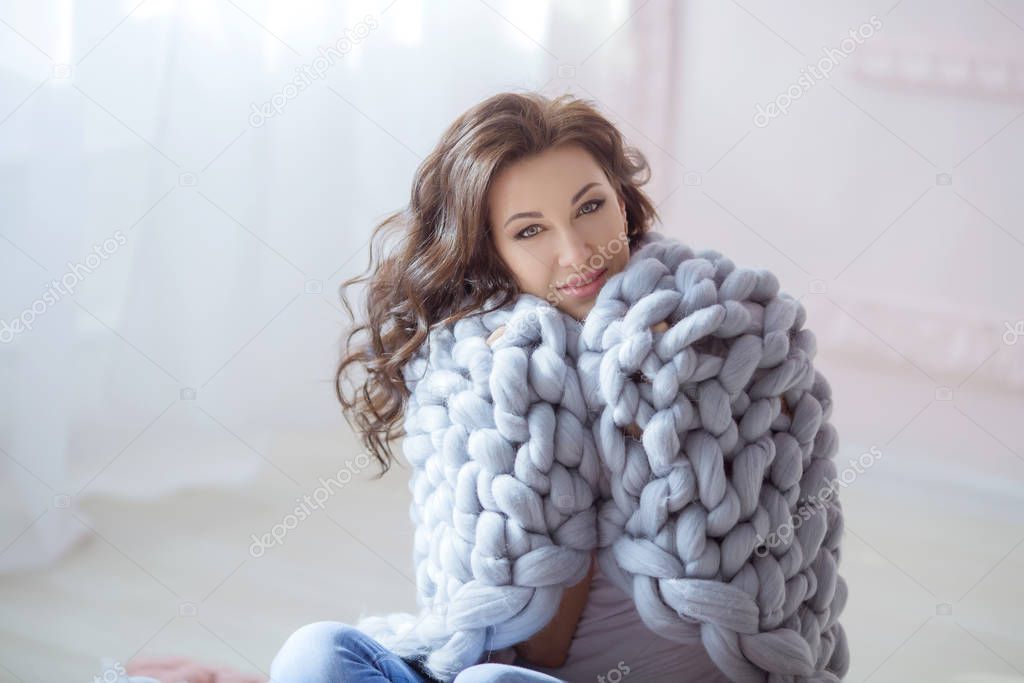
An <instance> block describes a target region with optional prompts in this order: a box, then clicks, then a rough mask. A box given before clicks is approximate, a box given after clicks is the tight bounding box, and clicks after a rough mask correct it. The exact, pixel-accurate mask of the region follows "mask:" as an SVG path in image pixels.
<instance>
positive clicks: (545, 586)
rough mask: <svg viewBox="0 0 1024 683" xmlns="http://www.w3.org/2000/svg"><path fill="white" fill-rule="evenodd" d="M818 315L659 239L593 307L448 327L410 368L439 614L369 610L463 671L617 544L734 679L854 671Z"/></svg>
mask: <svg viewBox="0 0 1024 683" xmlns="http://www.w3.org/2000/svg"><path fill="white" fill-rule="evenodd" d="M805 317H806V316H805V311H804V309H803V306H802V305H801V304H800V302H799V301H797V300H795V299H794V298H792V297H791V296H789V295H788V294H786V293H784V292H780V291H779V282H778V279H777V278H776V277H775V276H774V275H773V274H772V273H771V272H769V271H767V270H763V269H759V270H750V269H743V268H737V267H735V266H734V264H733V263H732V262H731V261H730V260H729V259H728V258H726V257H724V256H722V255H721V254H720V253H718V252H717V251H713V250H704V251H699V252H696V253H695V252H694V251H693V250H691V249H690V248H689V247H688V246H686V245H684V244H682V243H680V242H679V241H677V240H675V239H671V238H668V237H666V236H664V235H661V234H660V233H657V232H648V233H647V234H645V235H644V236H643V238H642V239H641V242H640V244H639V245H638V248H637V249H635V250H633V252H632V253H631V254H630V258H629V262H628V264H627V266H626V268H625V269H624V270H623V271H622V272H620V273H618V274H616V275H614V276H613V277H611V278H609V280H608V281H607V282H606V283H605V284H604V285H603V287H602V289H601V291H600V292H599V294H598V297H597V300H596V302H595V304H594V306H593V308H592V309H591V310H590V312H589V313H588V315H587V317H586V319H585V320H584V321H583V322H582V324H581V323H580V322H578V321H576V320H575V319H573V318H572V317H571V316H569V315H568V314H566V313H564V312H562V311H560V310H559V309H557V308H556V307H554V306H552V305H551V304H550V303H548V302H547V301H544V300H542V299H540V298H538V297H535V296H532V295H529V294H522V295H520V296H519V297H518V298H517V299H516V301H515V302H513V303H511V304H508V305H506V306H505V307H503V308H501V309H499V310H496V311H492V312H489V313H481V314H476V315H472V316H470V317H468V318H464V319H462V320H460V321H458V322H456V323H455V324H454V325H450V326H439V327H436V328H435V329H433V330H432V331H431V333H430V335H429V337H428V341H427V343H425V344H424V345H423V347H422V348H421V349H420V351H419V353H418V354H417V355H416V356H415V357H414V358H413V360H411V361H410V362H409V363H408V364H407V366H406V368H405V371H404V372H405V379H406V382H407V385H408V386H409V388H410V390H411V397H410V399H409V402H408V407H407V412H406V416H405V425H404V426H405V431H406V436H405V439H404V441H403V447H402V448H403V453H404V454H405V456H406V458H407V459H408V461H409V463H410V465H411V466H412V477H411V479H410V484H409V486H410V489H411V492H412V504H411V507H410V516H411V518H412V521H413V524H414V525H415V543H414V549H413V559H414V563H415V566H416V583H417V602H418V605H419V608H420V612H419V613H418V614H392V615H388V616H385V617H367V616H365V615H364V616H362V617H361V618H360V619H359V621H358V622H357V624H356V625H357V627H358V628H360V629H362V630H363V631H365V632H367V633H368V634H370V635H371V636H373V637H374V638H376V639H377V640H378V641H380V642H381V643H382V644H383V645H384V646H385V647H388V648H389V649H391V650H393V651H394V652H396V653H398V654H400V655H402V656H405V657H410V658H417V659H423V660H424V661H423V666H424V667H425V669H426V670H427V671H428V672H429V673H430V674H432V675H433V676H435V677H436V678H438V679H440V680H442V681H450V680H452V679H453V678H454V677H455V675H456V674H457V673H458V672H459V671H461V670H462V669H464V668H466V667H468V666H471V665H473V664H475V663H478V662H479V661H482V659H483V658H484V656H485V655H486V654H487V653H488V652H491V651H495V650H500V649H502V648H507V647H508V646H511V645H513V644H515V643H518V642H521V641H523V640H526V639H528V638H529V637H530V636H532V635H533V634H535V633H536V632H538V631H539V630H540V629H542V628H543V627H544V626H545V625H546V624H547V622H548V621H549V620H550V619H551V618H552V617H553V616H554V614H555V613H556V611H557V609H558V605H559V602H560V600H561V596H562V591H563V590H564V589H565V588H566V587H568V586H571V585H573V584H575V583H577V582H579V581H580V580H582V579H583V578H584V577H585V576H586V574H587V572H588V570H589V563H590V555H591V551H592V550H594V549H597V558H598V562H599V563H600V566H601V569H602V571H603V572H604V573H605V574H606V575H608V576H609V578H610V579H611V580H612V581H614V582H615V583H616V584H618V585H619V586H620V587H621V588H622V589H623V590H624V591H626V592H627V593H628V594H629V595H631V596H632V597H633V599H634V602H635V604H636V608H637V610H638V612H639V614H640V616H641V618H642V619H643V621H644V623H645V624H646V625H647V626H648V627H649V628H650V629H651V630H652V631H653V632H655V633H657V634H658V635H660V636H661V637H664V638H669V639H672V640H675V641H678V642H680V643H697V642H700V643H702V644H703V646H704V648H706V650H707V652H708V654H709V656H710V657H711V659H712V660H713V661H714V662H715V664H716V665H717V666H718V667H719V668H720V669H721V670H722V672H723V673H724V674H725V675H726V676H727V677H728V678H730V679H731V680H733V681H770V682H782V681H839V680H841V678H842V677H843V676H844V675H845V673H846V671H847V668H848V663H849V654H848V649H847V643H846V636H845V633H844V631H843V627H842V625H841V624H840V623H839V621H838V618H839V615H840V613H841V612H842V610H843V607H844V605H845V603H846V597H847V588H846V583H845V582H844V580H843V579H842V577H840V576H839V574H838V571H837V568H838V565H839V560H840V541H841V538H842V533H843V523H842V508H841V506H840V503H839V500H838V499H837V498H836V497H835V489H836V485H837V478H836V468H835V464H834V461H833V456H834V455H835V452H836V450H837V448H838V438H837V433H836V430H835V428H834V427H833V426H832V425H831V424H830V423H829V416H830V414H831V412H832V400H831V389H830V387H829V385H828V383H827V382H826V380H825V378H824V377H823V376H822V375H821V374H820V373H819V372H817V371H816V370H815V368H814V366H813V364H812V360H813V358H814V356H815V352H816V346H815V338H814V335H813V333H812V332H811V331H810V330H808V329H805V328H804V327H803V325H804V322H805ZM499 328H503V329H502V330H501V331H500V337H499V336H497V335H496V334H495V331H496V330H498V329H499ZM494 338H496V341H494V342H493V343H490V344H489V343H488V341H489V339H494ZM784 405H785V406H788V410H786V409H784ZM629 654H630V653H625V652H624V653H622V657H623V658H624V659H627V660H628V657H629Z"/></svg>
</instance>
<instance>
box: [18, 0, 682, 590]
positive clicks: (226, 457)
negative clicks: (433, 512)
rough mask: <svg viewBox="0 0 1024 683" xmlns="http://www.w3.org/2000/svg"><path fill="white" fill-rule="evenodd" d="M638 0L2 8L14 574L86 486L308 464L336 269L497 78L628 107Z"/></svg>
mask: <svg viewBox="0 0 1024 683" xmlns="http://www.w3.org/2000/svg"><path fill="white" fill-rule="evenodd" d="M640 4H641V3H627V2H612V3H609V5H608V7H607V8H606V9H607V11H606V12H592V11H590V9H589V5H587V4H585V3H568V4H566V5H564V6H563V8H562V10H561V11H560V12H559V13H557V16H556V13H554V11H553V9H552V7H551V6H548V5H544V4H537V5H527V4H520V3H506V4H504V5H501V4H493V3H492V4H485V3H462V4H459V5H458V6H456V5H455V4H451V5H449V6H446V7H442V8H440V9H435V11H433V12H430V11H428V8H427V7H426V6H425V5H424V4H423V3H422V2H420V0H401V1H400V2H399V3H391V2H346V3H333V2H320V1H310V2H304V3H299V4H296V3H284V2H269V1H263V2H250V3H234V2H227V1H226V0H225V1H222V2H216V1H214V2H198V1H197V2H183V3H167V2H159V1H157V0H149V1H147V2H142V3H140V2H138V0H132V1H131V2H114V1H111V2H108V3H105V4H100V5H98V6H94V5H92V4H90V5H89V6H88V7H86V6H85V5H78V4H73V3H71V2H62V3H58V4H57V5H55V6H42V5H35V4H29V3H25V4H22V5H20V6H14V7H11V8H8V9H5V10H4V13H3V17H2V18H3V20H4V22H5V24H4V25H2V26H0V37H2V40H0V196H2V216H0V221H2V223H0V262H2V264H3V265H2V267H0V281H2V286H0V316H2V321H3V324H5V325H6V326H5V327H3V328H2V329H3V330H5V332H4V338H3V342H4V343H3V344H0V373H2V375H0V377H2V379H3V382H4V389H5V390H4V392H3V398H2V399H0V400H2V404H3V410H2V414H0V449H2V450H0V513H2V516H0V572H3V571H17V570H26V569H30V568H37V567H41V566H45V565H47V564H49V563H52V562H53V561H54V560H56V559H57V558H59V557H62V556H63V555H64V554H65V553H66V552H67V551H68V550H69V549H70V548H71V547H73V546H74V544H75V543H76V542H78V541H79V540H80V539H83V538H88V537H90V536H91V532H90V530H89V529H88V527H87V525H88V524H89V516H88V511H87V509H88V500H89V498H90V497H100V496H117V497H124V498H132V499H137V500H140V501H147V500H154V499H156V498H159V497H162V496H167V495H173V494H175V493H176V492H179V491H181V490H183V489H187V488H189V487H197V486H204V487H205V486H217V487H227V486H244V485H245V483H246V482H247V481H250V480H251V479H252V477H253V476H254V475H255V474H257V473H258V472H260V471H261V468H268V467H269V468H274V469H276V470H278V471H279V476H283V477H291V474H290V472H289V465H290V463H289V461H290V459H291V458H295V457H301V455H302V454H297V453H290V452H278V451H276V450H275V448H274V444H275V439H277V437H279V436H280V435H281V434H283V433H286V432H301V431H302V430H313V429H330V428H332V427H334V428H336V427H337V426H338V424H339V422H340V421H341V416H340V413H339V411H338V409H337V406H336V402H335V399H334V397H333V391H332V386H331V381H332V379H333V369H334V364H335V363H336V360H337V351H338V342H339V339H340V335H341V333H342V331H343V330H342V328H341V324H340V321H341V319H342V316H341V311H340V307H339V303H338V297H337V290H338V286H339V284H340V282H341V281H342V280H343V279H344V278H347V277H350V276H352V275H354V274H355V273H357V272H360V271H361V270H362V269H363V267H364V266H365V263H366V259H367V249H366V242H367V239H368V238H369V234H370V230H371V228H372V227H373V225H375V224H376V223H377V222H379V220H381V219H382V218H383V216H384V215H386V214H387V213H389V212H390V211H393V210H395V209H397V208H399V207H400V206H401V205H402V204H403V203H404V202H405V201H407V198H408V192H409V181H410V179H411V177H412V173H413V171H414V170H415V167H416V165H417V164H418V163H419V162H420V160H421V159H422V157H423V156H424V155H425V154H426V153H427V152H428V151H429V149H430V147H431V146H432V145H433V144H434V143H435V141H436V139H437V137H438V135H439V134H440V132H441V131H442V130H443V128H444V127H445V126H446V125H447V124H448V123H449V122H450V121H451V120H452V119H453V118H454V117H455V116H457V115H458V114H459V113H461V112H462V111H463V110H465V109H466V108H467V107H469V106H470V105H472V104H473V103H475V102H477V101H479V100H481V99H483V98H484V97H487V96H489V95H491V94H494V93H495V92H499V91H501V90H518V89H538V90H543V91H545V92H548V93H549V94H554V93H556V92H561V91H565V90H575V91H576V92H577V93H578V94H580V95H583V96H592V97H595V98H597V99H599V100H604V103H605V104H608V103H609V102H610V99H609V97H608V95H609V93H611V92H614V91H615V89H616V87H619V86H618V85H616V84H619V85H621V84H622V83H624V82H626V80H627V79H628V74H629V70H630V69H631V68H632V66H631V62H629V61H627V62H622V61H621V60H620V59H619V58H618V56H619V55H621V54H623V53H625V52H632V51H633V50H635V48H636V39H635V37H634V36H632V35H631V34H622V35H621V36H616V35H615V31H616V28H617V27H618V26H620V25H621V24H622V23H623V22H625V21H626V20H627V19H628V18H629V17H630V15H631V14H632V13H633V12H634V11H635V9H636V8H637V7H639V6H640ZM480 26H489V27H491V29H490V30H488V31H485V32H482V31H480V30H479V28H478V27H480ZM582 26H585V27H586V28H587V31H586V32H581V31H580V30H579V28H580V27H582ZM437 36H445V37H446V39H445V40H444V41H439V40H436V37H437ZM496 36H497V37H496ZM603 37H608V38H611V39H612V41H613V42H612V43H611V44H610V45H602V41H601V40H599V39H598V38H603ZM615 41H624V42H619V43H618V45H616V44H615ZM595 48H596V49H597V50H596V51H595ZM609 49H611V51H610V52H609ZM584 62H586V64H589V65H590V66H591V69H590V75H589V76H588V77H587V78H583V77H582V73H583V71H582V69H580V71H579V72H578V73H577V72H575V71H574V70H573V68H572V67H573V65H580V64H583V63H584ZM595 65H598V66H599V68H598V69H595V68H593V67H594V66H595ZM563 66H564V67H567V68H560V67H563ZM303 76H305V79H304V80H303V79H302V77H303ZM300 80H303V82H304V83H305V84H307V85H308V87H303V88H301V89H299V88H292V87H291V86H293V85H295V84H296V83H297V82H298V81H300ZM574 84H575V85H574ZM584 87H585V88H586V89H584ZM588 91H589V92H588ZM612 109H613V108H610V109H609V115H614V114H613V112H612ZM644 111H646V112H647V114H653V113H654V112H655V109H654V108H653V107H647V108H645V110H644ZM633 113H634V115H636V112H633ZM650 125H652V124H651V122H650V121H647V122H645V123H644V126H645V128H647V130H648V131H650V130H651V129H650V128H649V127H648V126H650ZM660 182H664V183H667V182H668V181H667V180H665V179H661V180H660ZM65 283H66V284H65ZM33 306H35V308H33ZM19 321H20V322H19ZM83 503H84V504H85V505H84V507H83V506H82V505H83Z"/></svg>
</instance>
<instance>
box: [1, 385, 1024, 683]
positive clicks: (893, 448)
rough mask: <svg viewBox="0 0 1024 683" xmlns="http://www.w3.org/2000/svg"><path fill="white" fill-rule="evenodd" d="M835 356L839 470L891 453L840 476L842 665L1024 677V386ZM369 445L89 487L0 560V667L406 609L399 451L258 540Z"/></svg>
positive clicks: (285, 449) (305, 441) (316, 446)
mask: <svg viewBox="0 0 1024 683" xmlns="http://www.w3.org/2000/svg"><path fill="white" fill-rule="evenodd" d="M827 374H828V376H829V378H830V382H831V383H832V385H833V390H834V391H836V390H837V387H840V388H841V394H840V396H841V400H840V401H839V403H838V404H837V408H836V413H835V415H834V417H833V420H834V422H835V423H836V425H837V427H839V430H840V434H841V443H842V450H841V452H840V455H839V456H838V459H837V460H838V462H839V463H840V469H842V467H845V466H846V465H845V463H847V461H849V460H850V459H851V458H856V457H857V456H858V455H860V454H861V453H863V452H865V451H867V450H868V449H869V448H871V447H872V446H876V447H878V448H879V449H880V451H881V452H882V454H883V457H882V458H881V459H879V460H878V461H876V462H875V463H873V464H872V465H871V467H870V468H869V469H866V470H865V471H864V472H863V473H862V474H860V475H858V476H857V478H856V480H855V481H853V482H851V484H850V485H849V486H848V487H847V488H845V489H844V490H843V491H842V492H841V494H840V496H841V499H842V500H843V505H844V510H845V519H846V525H847V530H848V534H847V536H846V541H845V556H844V558H843V562H842V565H841V572H842V574H843V575H844V577H845V578H846V579H847V581H848V582H849V585H850V601H849V604H848V605H847V608H846V611H845V612H844V616H843V619H842V621H843V623H844V625H845V627H846V629H847V632H848V634H849V637H850V641H851V652H852V660H853V665H852V668H851V671H850V673H849V675H848V676H847V680H849V681H857V682H861V681H867V680H870V681H873V682H876V683H881V682H883V681H955V682H957V683H980V682H982V681H991V682H996V681H999V682H1003V681H1024V674H1022V672H1024V590H1022V589H1021V588H1020V585H1019V583H1018V581H1019V577H1020V576H1021V575H1024V544H1022V543H1021V540H1022V539H1024V486H1022V482H1024V460H1022V456H1021V455H1020V454H1021V453H1022V452H1024V448H1022V428H1021V426H1020V423H1019V419H1020V416H1021V415H1024V410H1022V408H1024V405H1022V404H1024V399H1022V397H1020V396H1014V397H1007V396H1004V395H1003V396H1001V395H995V394H992V395H989V394H986V393H985V390H984V389H983V388H982V389H978V388H972V387H971V386H970V385H968V387H967V390H965V391H960V392H959V393H958V395H957V397H956V399H955V401H954V403H955V406H954V405H953V404H950V403H948V402H945V403H944V402H939V401H931V400H930V397H932V395H933V388H929V387H926V386H919V385H915V384H914V383H913V382H912V381H910V380H906V381H904V380H901V379H899V378H895V377H893V376H889V375H887V376H885V377H884V378H881V379H880V378H879V377H878V376H872V375H870V374H868V373H867V372H866V371H864V370H859V369H856V368H850V367H846V368H834V369H830V370H828V371H827ZM879 381H884V383H885V386H886V390H885V391H881V392H880V391H879V390H878V382H879ZM968 415H969V416H970V418H968V417H967V416H968ZM358 452H359V449H358V447H357V445H356V442H355V441H354V439H353V437H352V436H351V434H349V433H348V432H345V431H340V430H339V431H338V432H336V433H333V434H323V435H315V436H306V437H304V438H301V439H300V438H294V437H292V438H286V439H281V440H280V441H279V442H278V443H277V444H276V445H275V447H274V448H273V450H272V452H271V453H270V454H269V455H270V457H271V458H272V459H273V461H274V462H275V463H276V464H277V465H278V466H279V467H281V468H282V469H284V470H285V471H287V472H288V473H289V474H290V475H291V476H292V477H294V478H295V479H297V480H298V481H299V482H300V483H301V484H302V486H301V488H300V487H297V486H296V485H295V484H293V483H292V482H290V481H289V480H288V479H287V478H285V477H284V476H282V475H281V474H280V473H279V472H278V471H277V470H275V469H272V468H266V469H265V470H264V471H263V472H262V473H261V474H260V476H259V478H258V479H257V480H256V481H254V482H252V483H251V484H249V485H247V486H246V487H244V489H242V490H236V491H230V492H211V491H194V492H189V493H187V494H182V495H179V496H176V497H174V498H173V499H168V500H164V501H162V502H159V503H152V504H140V503H138V502H112V501H102V502H101V501H91V502H90V501H88V500H87V501H86V503H85V505H84V507H83V508H82V509H80V510H78V511H75V512H74V514H77V515H78V516H79V517H80V518H81V519H82V520H84V521H85V522H86V523H88V524H89V525H90V526H91V527H92V528H93V529H94V530H95V531H96V532H97V533H98V534H99V535H98V536H97V535H94V534H93V533H90V539H89V540H88V541H87V542H86V543H84V544H82V545H81V546H79V547H78V548H76V550H75V551H74V552H73V553H72V554H71V555H70V556H69V557H67V558H66V559H65V560H64V561H63V562H61V563H60V564H59V565H58V566H56V567H55V568H53V569H51V570H49V571H46V572H42V573H33V574H26V575H17V576H13V577H11V576H8V577H4V578H2V579H0V682H3V683H8V682H23V683H37V682H39V683H56V682H58V681H59V682H69V683H70V682H77V681H82V682H85V681H91V680H92V679H93V677H94V676H98V675H100V674H101V670H100V660H99V658H100V657H101V656H103V655H108V656H111V657H113V658H115V659H116V660H118V661H125V660H127V659H128V658H129V657H131V656H133V655H134V654H135V653H137V652H142V653H145V654H151V655H159V654H189V655H192V656H195V657H198V658H201V659H203V660H207V661H209V662H211V663H220V664H226V665H231V666H234V667H236V668H239V669H242V670H247V671H263V672H266V671H268V668H269V664H270V661H271V659H272V658H273V655H274V653H275V651H276V649H277V648H278V647H279V646H280V644H281V643H282V642H283V640H284V639H285V638H286V637H287V635H288V634H289V633H290V632H291V631H292V630H294V629H295V628H297V627H298V626H300V625H302V624H304V623H307V622H311V621H317V620H322V619H337V620H342V621H353V620H355V618H356V617H357V616H358V615H359V614H360V613H361V612H366V613H384V612H389V611H393V610H399V609H405V610H408V609H411V608H412V607H413V605H414V597H413V596H414V585H413V582H412V579H411V577H412V566H411V550H410V548H411V541H412V532H411V528H410V523H409V521H408V517H407V504H408V492H407V490H406V479H407V471H406V470H403V469H398V468H396V469H393V470H392V471H391V472H390V473H389V474H388V475H387V476H385V477H384V479H382V480H378V481H369V474H370V473H372V472H373V471H374V470H373V469H372V468H370V470H368V471H367V473H366V474H364V475H363V476H361V477H359V478H358V479H356V480H354V481H353V482H351V483H349V484H348V485H346V486H345V487H344V488H342V489H341V490H338V491H336V492H335V493H334V494H333V495H331V496H330V498H329V500H328V502H327V503H326V506H325V508H324V509H322V510H315V511H314V512H313V513H312V515H310V516H309V518H308V519H305V520H304V521H302V522H301V523H300V524H299V525H298V526H297V527H295V528H294V529H291V530H289V531H288V532H287V535H286V536H285V538H284V541H283V543H282V544H281V545H278V546H275V547H271V548H269V549H267V550H266V552H265V553H264V554H263V555H262V556H260V557H253V556H251V555H250V554H249V546H250V544H251V543H252V539H251V534H256V535H261V534H263V533H266V532H267V531H269V530H270V528H271V527H272V526H273V525H274V524H275V523H278V522H280V521H282V519H283V518H284V517H285V515H286V514H288V513H289V512H290V511H292V510H293V508H294V507H295V506H296V499H297V498H298V497H299V496H301V495H303V494H306V493H311V492H312V491H313V490H314V489H316V488H317V486H319V485H320V484H319V483H318V478H319V477H323V478H325V479H326V478H328V477H331V476H332V475H334V474H335V473H336V472H337V471H338V469H339V468H340V467H341V466H342V465H343V464H344V462H345V461H346V460H347V459H348V460H351V459H352V458H354V457H355V455H356V454H357V453H358ZM52 514H72V511H70V510H67V511H56V510H55V511H53V512H52ZM943 603H948V604H949V605H951V607H949V608H948V609H949V611H951V613H950V614H943V613H942V612H944V611H946V610H945V609H944V608H942V607H940V605H941V604H943ZM627 678H628V676H627Z"/></svg>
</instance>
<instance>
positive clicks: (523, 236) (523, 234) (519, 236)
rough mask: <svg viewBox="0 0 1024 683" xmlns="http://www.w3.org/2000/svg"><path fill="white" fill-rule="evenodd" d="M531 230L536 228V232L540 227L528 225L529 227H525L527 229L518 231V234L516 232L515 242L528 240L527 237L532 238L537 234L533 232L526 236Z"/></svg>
mask: <svg viewBox="0 0 1024 683" xmlns="http://www.w3.org/2000/svg"><path fill="white" fill-rule="evenodd" d="M533 228H537V229H538V230H540V226H539V225H529V226H527V227H525V228H523V229H522V230H520V231H519V232H518V233H517V234H516V239H517V240H523V239H526V238H528V237H533V236H534V235H536V234H537V233H535V232H530V234H526V233H528V232H529V231H530V230H532V229H533Z"/></svg>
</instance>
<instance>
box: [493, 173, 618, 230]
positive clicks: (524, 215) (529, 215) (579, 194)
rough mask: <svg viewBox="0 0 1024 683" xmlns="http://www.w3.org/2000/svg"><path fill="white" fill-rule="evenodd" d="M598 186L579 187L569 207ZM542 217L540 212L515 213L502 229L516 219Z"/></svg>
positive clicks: (589, 184) (593, 184)
mask: <svg viewBox="0 0 1024 683" xmlns="http://www.w3.org/2000/svg"><path fill="white" fill-rule="evenodd" d="M600 184H601V183H587V184H586V185H584V186H583V187H581V188H580V189H579V191H578V192H577V193H576V194H574V195H573V196H572V199H571V200H570V201H569V206H572V205H573V204H575V203H576V202H578V201H579V199H580V197H582V196H583V193H584V192H586V191H587V190H589V189H590V188H592V187H594V186H595V185H600ZM543 217H544V214H542V213H541V212H540V211H523V212H521V213H517V214H513V215H511V216H509V217H508V220H507V221H505V225H503V226H502V229H505V228H507V227H508V224H509V223H511V222H512V221H514V220H516V219H517V218H543Z"/></svg>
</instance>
